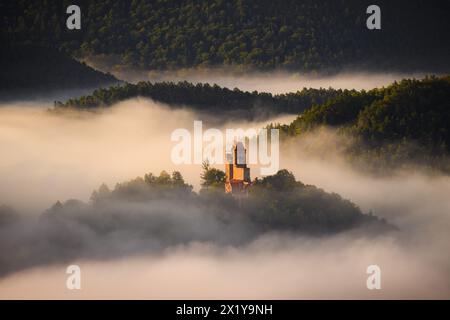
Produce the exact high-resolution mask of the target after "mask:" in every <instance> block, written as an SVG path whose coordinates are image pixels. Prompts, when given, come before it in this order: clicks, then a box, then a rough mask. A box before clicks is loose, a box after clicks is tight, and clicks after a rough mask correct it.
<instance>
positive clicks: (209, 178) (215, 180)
mask: <svg viewBox="0 0 450 320" xmlns="http://www.w3.org/2000/svg"><path fill="white" fill-rule="evenodd" d="M202 169H203V171H202V173H201V174H200V178H201V180H202V181H201V185H202V187H203V188H205V189H209V188H217V189H221V190H222V191H223V190H225V172H223V171H222V170H219V169H216V168H212V167H211V166H210V164H209V163H208V162H203V164H202Z"/></svg>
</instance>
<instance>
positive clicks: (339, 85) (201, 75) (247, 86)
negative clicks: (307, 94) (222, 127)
mask: <svg viewBox="0 0 450 320" xmlns="http://www.w3.org/2000/svg"><path fill="white" fill-rule="evenodd" d="M85 62H86V63H87V64H88V65H90V66H92V67H94V68H96V69H99V70H102V71H104V72H110V73H111V74H113V75H114V76H115V77H117V78H118V79H121V80H124V81H127V82H131V83H137V82H139V81H152V82H160V81H174V82H178V81H188V82H192V83H210V84H213V83H215V84H217V85H219V86H221V87H226V88H229V89H234V88H239V89H241V90H243V91H250V92H251V91H254V90H256V91H259V92H270V93H272V94H280V93H289V92H296V91H297V90H301V89H302V88H304V87H306V88H329V87H332V88H335V89H356V90H362V89H364V90H369V89H373V88H378V87H382V86H386V85H389V84H391V83H392V82H394V81H398V80H401V79H405V78H416V79H421V78H424V77H425V73H423V72H416V73H400V72H379V73H377V72H373V71H370V72H369V71H368V72H365V71H362V70H348V71H342V72H340V73H337V74H332V75H326V74H322V75H321V74H317V75H311V74H309V75H306V74H305V75H304V74H300V73H291V72H286V71H271V72H257V71H254V72H248V71H245V72H244V71H242V70H241V71H239V70H237V69H232V68H228V69H227V68H206V69H180V70H177V71H144V70H142V69H138V70H132V69H130V68H126V67H121V66H119V65H117V66H114V65H113V64H112V63H109V62H108V60H107V59H105V57H100V58H95V57H92V58H89V59H85Z"/></svg>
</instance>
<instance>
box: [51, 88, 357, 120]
mask: <svg viewBox="0 0 450 320" xmlns="http://www.w3.org/2000/svg"><path fill="white" fill-rule="evenodd" d="M344 92H348V90H341V89H338V90H335V89H332V88H329V89H323V88H321V89H313V88H310V89H307V88H303V89H302V90H301V91H297V92H295V93H287V94H278V95H272V94H271V93H265V92H257V91H253V92H247V91H241V90H239V89H238V88H235V89H233V90H230V89H228V88H223V87H220V86H218V85H216V84H214V85H210V84H208V83H205V84H202V83H198V84H192V83H189V82H186V81H183V82H178V83H174V82H157V83H152V82H148V81H147V82H139V83H137V84H128V83H127V84H125V85H121V86H113V87H110V88H108V89H103V88H101V89H97V90H95V91H94V92H93V93H92V94H91V95H89V96H82V97H79V98H74V99H69V100H68V101H66V102H65V103H62V102H59V101H57V102H56V103H55V106H56V107H57V108H71V107H72V108H79V109H91V110H93V109H95V108H103V107H109V106H111V105H112V104H114V103H117V102H120V101H123V100H126V99H131V98H135V97H146V98H151V99H153V100H155V101H158V102H163V103H166V104H169V105H171V106H174V107H180V106H188V107H191V108H193V109H195V110H197V111H204V112H206V113H211V114H213V113H216V112H217V111H221V112H226V113H227V112H244V113H243V114H242V115H243V116H244V118H247V119H249V118H254V117H258V116H261V117H264V116H265V115H271V114H272V115H273V114H276V115H278V114H285V113H287V114H299V113H301V112H303V110H305V109H306V108H309V107H310V106H311V105H313V104H321V103H324V102H326V101H327V100H328V99H330V98H335V97H337V96H339V95H341V94H342V93H344Z"/></svg>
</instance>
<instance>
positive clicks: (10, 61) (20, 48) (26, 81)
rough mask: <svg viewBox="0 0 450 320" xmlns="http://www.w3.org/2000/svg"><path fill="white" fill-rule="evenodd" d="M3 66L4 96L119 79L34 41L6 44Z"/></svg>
mask: <svg viewBox="0 0 450 320" xmlns="http://www.w3.org/2000/svg"><path fill="white" fill-rule="evenodd" d="M0 70H1V72H0V97H2V98H3V97H12V98H14V97H15V95H22V94H34V93H40V94H46V93H48V92H50V91H54V90H68V89H82V88H96V87H99V86H108V85H112V84H114V83H118V82H119V80H117V79H116V78H115V77H114V76H112V75H110V74H105V73H102V72H100V71H97V70H94V69H92V68H91V67H88V66H87V65H85V64H83V63H81V62H78V61H76V60H75V59H73V58H71V57H70V56H68V55H67V54H64V53H63V52H60V51H58V50H56V49H52V48H49V47H44V46H40V45H31V44H22V45H5V46H2V50H1V51H0Z"/></svg>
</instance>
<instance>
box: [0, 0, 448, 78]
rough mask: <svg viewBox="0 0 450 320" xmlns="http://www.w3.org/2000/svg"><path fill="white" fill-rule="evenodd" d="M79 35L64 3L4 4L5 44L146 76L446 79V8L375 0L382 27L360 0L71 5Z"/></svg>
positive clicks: (105, 0) (83, 0) (108, 0)
mask: <svg viewBox="0 0 450 320" xmlns="http://www.w3.org/2000/svg"><path fill="white" fill-rule="evenodd" d="M76 4H77V5H78V6H79V7H80V8H81V16H82V19H81V21H82V22H81V29H80V30H68V29H67V28H66V18H67V15H66V7H67V6H68V3H67V2H65V1H55V2H53V1H13V2H9V3H2V5H1V10H0V11H1V14H2V17H1V19H0V35H1V38H2V40H3V41H6V42H22V41H28V42H31V43H40V44H45V45H51V46H53V45H55V46H56V47H58V48H59V49H62V50H64V51H66V52H67V53H69V54H72V55H76V56H78V57H89V56H92V55H94V56H95V55H107V56H111V57H114V58H116V63H117V64H120V65H126V66H133V67H138V68H143V69H153V70H155V69H158V70H163V69H164V70H167V69H178V68H192V67H205V66H232V67H236V68H243V69H259V70H273V69H288V70H290V71H294V70H297V71H306V72H311V71H314V72H327V71H339V70H342V69H344V68H347V69H348V68H359V69H361V70H391V71H423V72H449V71H450V64H449V60H448V57H449V56H450V42H449V41H448V38H449V34H448V32H449V30H450V19H448V13H449V12H450V2H448V1H437V0H431V1H430V0H429V1H423V0H416V1H406V0H398V1H387V0H379V1H377V3H376V4H377V5H378V6H380V8H381V19H382V28H381V30H368V28H367V27H366V19H367V18H368V15H367V13H366V9H367V7H368V6H369V5H370V4H372V3H370V2H367V1H360V0H332V1H316V0H286V1H266V0H249V1H240V0H230V1H224V0H211V1H188V0H183V1H151V2H150V1H143V0H134V1H128V0H114V1H113V0H99V1H87V0H80V1H76Z"/></svg>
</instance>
